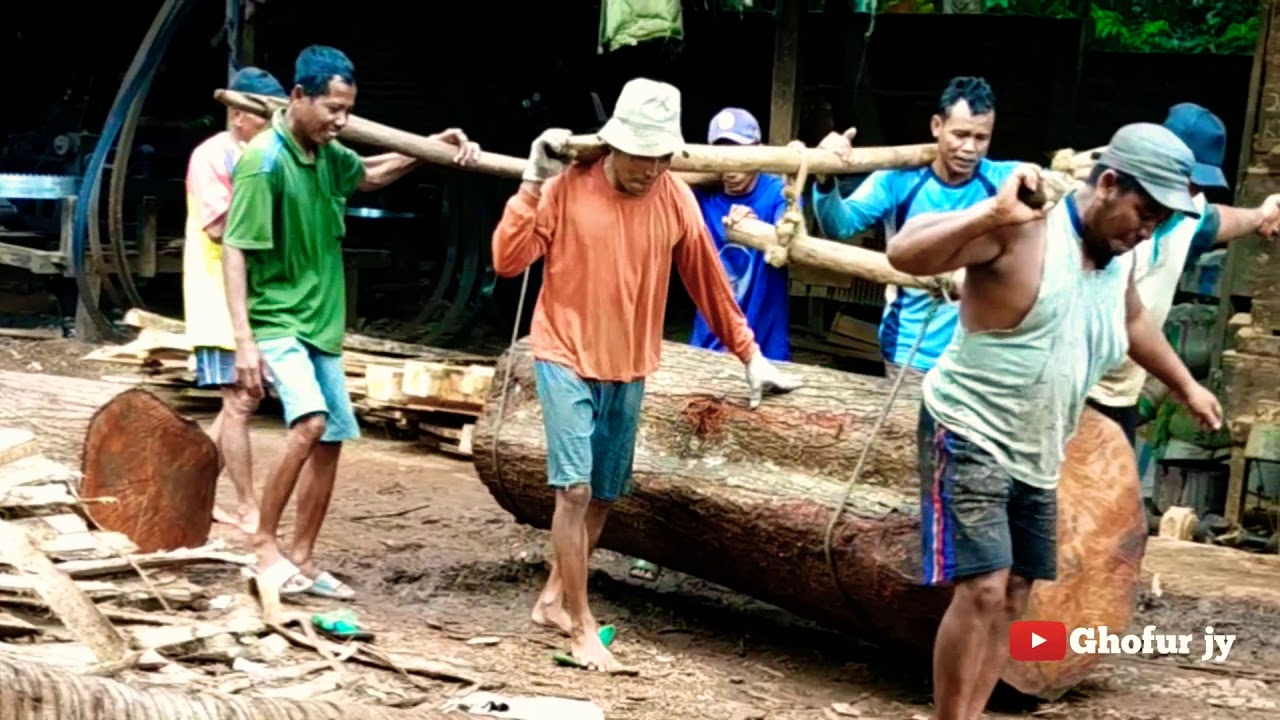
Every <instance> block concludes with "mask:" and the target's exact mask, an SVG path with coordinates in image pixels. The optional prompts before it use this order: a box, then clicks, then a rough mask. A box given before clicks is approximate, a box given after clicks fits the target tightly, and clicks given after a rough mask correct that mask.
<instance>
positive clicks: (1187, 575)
mask: <svg viewBox="0 0 1280 720" xmlns="http://www.w3.org/2000/svg"><path fill="white" fill-rule="evenodd" d="M89 349H90V348H89V347H88V346H83V345H80V344H76V343H69V342H66V341H48V342H43V343H6V342H0V367H3V368H5V369H13V370H26V371H29V372H50V373H66V374H75V375H83V376H88V377H97V376H100V375H104V374H110V373H113V372H116V369H113V368H111V367H110V366H102V365H99V364H95V363H83V362H78V361H77V360H76V359H75V358H76V357H77V355H83V354H84V353H85V352H87V351H88V350H89ZM202 421H204V422H206V423H207V421H208V418H202ZM366 433H368V435H367V436H366V438H365V439H363V440H362V441H360V442H358V443H354V444H350V445H348V446H347V447H346V448H345V449H344V455H343V458H342V463H341V466H340V470H339V485H338V488H337V491H336V493H335V499H334V506H333V509H332V511H331V514H330V517H329V520H328V522H327V524H326V526H325V528H324V531H323V532H322V534H321V539H320V551H319V560H320V561H321V562H322V563H324V564H325V565H326V566H327V567H328V569H330V570H332V571H334V572H335V573H337V574H338V575H340V576H342V577H343V578H344V579H346V580H347V581H348V582H350V583H351V584H352V585H353V586H355V587H356V588H357V590H358V591H359V592H360V593H361V599H360V600H359V601H358V603H357V604H356V605H355V606H354V609H355V610H356V611H357V612H358V613H359V615H360V617H361V618H362V620H363V621H364V622H366V623H367V624H368V625H369V626H370V627H371V629H373V630H374V631H375V632H377V633H378V636H379V640H380V641H381V642H382V643H385V644H387V645H394V646H402V647H403V646H409V647H412V648H413V649H414V651H415V652H417V653H419V654H420V655H422V656H424V657H428V658H438V659H458V660H463V661H466V662H470V663H472V664H474V665H475V666H477V667H479V668H482V669H485V670H488V671H491V672H493V673H494V674H495V675H498V676H500V677H501V678H502V679H503V680H504V681H505V682H506V683H507V687H506V688H505V690H504V692H511V693H513V694H525V693H527V694H539V695H560V696H568V697H578V698H584V699H590V700H593V701H595V702H597V703H598V704H600V705H601V706H602V707H603V708H604V709H605V711H606V714H607V716H608V717H609V718H611V719H612V718H633V719H636V720H667V719H669V718H675V717H679V718H693V719H702V718H706V719H708V720H710V719H715V720H747V719H748V718H767V719H768V720H785V719H791V718H797V719H799V718H804V719H812V720H829V719H835V718H840V717H849V716H846V715H840V714H838V713H836V712H835V710H833V704H836V703H843V704H845V705H842V706H840V707H841V709H844V710H846V711H847V712H854V713H856V715H852V717H866V718H886V719H902V720H908V719H914V718H927V717H928V716H929V712H930V708H929V678H928V677H927V676H926V674H922V673H921V672H920V671H919V670H918V669H912V670H903V669H900V668H897V667H895V666H893V665H891V664H889V663H888V662H886V661H885V659H884V653H883V652H882V651H878V650H877V649H876V648H873V647H869V646H865V645H863V644H861V643H859V642H858V641H857V640H856V639H851V638H848V637H845V636H842V635H838V634H835V633H832V632H830V631H827V630H824V629H822V628H819V627H815V626H813V625H812V624H809V623H807V622H804V621H802V620H799V619H797V618H795V617H794V616H792V615H790V614H788V613H786V612H784V611H781V610H778V609H776V608H773V607H771V606H767V605H764V604H761V603H758V602H754V601H751V600H749V599H747V598H744V597H742V596H740V595H737V594H735V593H733V592H730V591H727V590H725V589H723V588H720V587H717V586H714V585H710V584H708V583H705V582H703V581H700V580H698V579H696V578H690V577H687V576H684V575H681V574H679V573H675V572H671V571H667V572H666V573H664V575H663V576H662V578H661V579H660V580H659V581H658V582H657V583H644V582H640V581H636V580H633V579H631V578H629V577H627V569H628V564H629V558H624V557H621V556H619V555H617V554H614V553H608V552H601V553H598V554H597V556H596V558H595V559H594V560H593V564H592V567H593V573H592V576H591V581H590V590H591V599H592V603H593V607H594V609H595V610H596V612H597V614H598V615H599V617H600V619H601V621H602V622H610V623H615V624H616V625H617V626H618V628H619V631H620V632H619V635H618V639H617V641H616V645H615V647H616V650H617V655H618V657H619V658H620V659H621V660H622V661H623V662H624V663H626V664H628V665H629V666H631V667H633V668H635V669H636V670H638V672H639V675H638V676H637V677H603V676H599V675H596V674H590V673H586V672H582V671H578V670H572V669H566V668H560V667H557V666H556V665H555V664H554V663H553V662H552V660H551V655H552V653H553V652H554V649H555V648H557V647H560V646H561V645H562V640H561V639H560V638H558V637H556V636H555V635H553V634H552V633H550V632H546V631H543V630H540V629H538V628H535V627H534V626H533V625H532V624H531V623H530V622H529V619H528V611H529V608H530V607H531V605H532V603H533V600H534V597H535V596H536V594H537V592H538V589H539V588H540V586H541V583H542V582H543V580H544V579H545V573H546V565H545V563H544V561H543V552H544V550H545V542H546V536H545V533H543V532H540V531H535V530H533V529H531V528H528V527H523V526H520V525H517V524H516V523H515V522H514V521H513V520H512V519H511V517H510V516H509V515H508V514H506V513H505V512H503V511H502V510H501V509H500V508H499V507H498V506H497V504H496V503H495V502H494V501H493V499H492V498H491V497H490V496H489V494H488V492H487V491H486V490H485V488H484V487H483V485H481V483H480V482H479V481H478V480H477V479H476V477H475V475H474V473H473V471H472V469H471V466H470V464H469V463H467V462H461V461H457V460H453V459H450V458H446V457H442V456H439V455H434V454H431V453H429V452H427V451H424V450H420V449H418V448H417V447H415V446H414V445H412V444H410V443H405V442H396V441H390V440H385V439H380V438H378V437H377V435H378V433H377V431H375V430H368V429H367V430H366ZM283 439H284V432H283V430H282V429H281V428H280V426H279V423H278V421H277V420H276V419H275V418H271V417H263V418H260V419H259V422H258V423H257V428H256V429H255V434H254V448H255V453H256V457H255V466H256V473H255V474H256V476H257V477H259V478H263V477H265V476H266V474H267V473H268V472H269V470H270V469H271V467H272V466H273V464H274V463H275V461H276V459H277V458H278V456H279V453H280V452H281V450H282V447H283ZM229 497H230V487H229V486H228V484H227V482H226V480H225V478H224V479H223V483H222V487H221V488H220V490H219V498H220V499H226V498H229ZM396 512H399V513H401V514H399V515H394V516H391V515H389V514H390V513H396ZM378 515H381V517H369V516H378ZM291 520H292V514H291V512H290V514H288V515H287V516H286V522H291ZM284 530H285V531H287V530H288V527H287V526H286V527H285V528H284ZM215 532H216V534H218V535H219V536H222V537H226V538H227V539H228V540H231V541H233V542H241V538H240V537H239V536H238V534H237V533H235V532H234V531H232V530H230V529H228V528H225V527H218V528H216V530H215ZM1144 572H1145V574H1146V576H1147V578H1148V581H1147V587H1148V588H1149V589H1152V590H1150V591H1148V592H1146V593H1144V596H1143V598H1142V599H1141V601H1140V603H1139V608H1138V613H1137V617H1136V618H1135V621H1134V623H1133V627H1132V628H1131V629H1130V630H1129V631H1130V632H1137V633H1140V632H1141V629H1142V627H1143V626H1145V625H1155V626H1156V627H1157V628H1159V629H1161V630H1162V631H1164V632H1178V633H1201V632H1203V629H1204V627H1205V626H1206V625H1212V626H1213V627H1214V629H1215V631H1216V632H1222V633H1235V634H1236V635H1237V636H1238V639H1237V642H1236V645H1235V647H1233V649H1232V653H1231V657H1230V659H1229V661H1228V662H1227V663H1226V666H1228V667H1226V668H1224V667H1222V666H1218V667H1216V668H1214V670H1217V672H1215V671H1208V670H1206V669H1205V667H1206V665H1208V664H1201V663H1198V662H1197V659H1196V658H1190V659H1186V660H1184V661H1183V662H1184V663H1186V664H1190V665H1198V667H1199V668H1200V669H1188V668H1181V667H1177V666H1176V665H1175V664H1174V663H1173V662H1172V661H1169V660H1155V659H1152V660H1146V661H1135V660H1117V661H1115V662H1108V663H1106V664H1104V665H1103V666H1102V667H1100V668H1099V670H1098V671H1097V672H1096V673H1095V675H1094V677H1093V678H1092V679H1091V680H1089V681H1088V682H1086V683H1085V684H1084V685H1082V686H1081V687H1080V688H1078V689H1077V690H1076V691H1074V692H1072V693H1071V694H1070V695H1068V696H1067V697H1065V698H1063V699H1062V700H1061V701H1059V702H1056V703H1050V704H1042V705H1040V706H1038V707H1037V706H1027V705H1023V704H1018V703H1014V704H1009V703H1007V702H1006V703H1005V704H1003V705H1001V707H1000V709H1001V710H1002V711H1004V712H1003V713H992V714H991V715H990V716H991V717H1028V716H1030V713H1033V712H1034V713H1035V715H1034V716H1035V717H1040V718H1086V719H1088V718H1120V719H1133V720H1139V719H1141V720H1193V719H1195V718H1266V717H1280V673H1278V672H1277V670H1276V668H1280V558H1275V557H1258V556H1253V555H1247V554H1245V553H1242V552H1238V551H1232V550H1223V549H1219V548H1212V547H1205V546H1199V545H1173V544H1170V543H1164V542H1160V541H1154V540H1153V541H1152V543H1151V544H1150V545H1149V551H1148V554H1147V561H1146V563H1145V565H1144ZM203 579H204V580H206V581H208V582H211V583H214V584H216V585H225V586H228V587H229V586H231V585H232V584H235V583H238V582H239V580H238V579H237V576H236V575H235V574H234V573H230V572H227V573H220V574H219V573H215V574H213V575H211V576H210V577H207V578H203ZM1157 588H1158V592H1156V591H1155V589H1157ZM308 607H309V608H311V609H315V610H321V609H325V608H326V607H327V606H326V605H325V604H324V603H323V602H321V601H319V600H314V601H310V602H309V603H308ZM480 636H489V637H497V638H499V642H498V644H497V645H483V646H477V645H469V644H467V642H466V641H467V640H468V639H471V638H475V637H480ZM1197 642H1199V640H1198V639H1197ZM1239 668H1245V669H1250V670H1254V671H1261V672H1263V673H1270V675H1265V674H1264V675H1261V676H1249V674H1248V673H1243V674H1241V673H1235V672H1234V671H1235V670H1238V669H1239ZM1221 670H1230V671H1232V672H1227V673H1224V672H1221ZM387 677H388V678H389V679H388V681H387V682H389V683H394V682H395V680H394V678H390V676H387ZM456 690H458V687H457V686H452V685H446V684H443V683H431V684H429V685H427V686H426V692H427V693H428V695H430V696H432V699H441V700H442V699H444V698H446V697H447V696H448V695H449V694H451V693H453V692H455V691H456Z"/></svg>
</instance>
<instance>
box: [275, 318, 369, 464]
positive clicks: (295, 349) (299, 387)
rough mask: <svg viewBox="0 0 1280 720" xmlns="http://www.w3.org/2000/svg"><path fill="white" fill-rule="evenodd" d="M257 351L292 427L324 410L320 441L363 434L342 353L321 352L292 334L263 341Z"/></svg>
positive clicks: (351, 437) (339, 440) (286, 419)
mask: <svg viewBox="0 0 1280 720" xmlns="http://www.w3.org/2000/svg"><path fill="white" fill-rule="evenodd" d="M258 351H259V352H261V353H262V360H263V362H265V363H266V364H267V369H268V370H269V371H270V373H271V384H272V387H273V388H275V391H276V394H277V395H279V396H280V404H281V405H283V406H284V421H285V424H286V425H288V426H289V427H293V424H294V423H295V422H297V421H298V419H299V418H302V417H304V416H306V415H312V414H315V413H323V414H324V416H325V418H324V422H325V424H324V435H323V436H321V438H320V442H325V443H336V442H343V441H344V440H355V439H356V438H358V437H360V424H359V422H357V421H356V413H355V410H354V409H353V408H352V407H351V395H350V394H348V392H347V372H346V369H345V368H343V366H342V356H341V355H333V354H331V353H327V352H322V351H320V350H317V349H316V348H314V347H312V346H311V345H309V344H307V343H305V342H303V341H301V340H299V339H297V338H292V337H287V338H272V339H270V340H260V341H259V342H258Z"/></svg>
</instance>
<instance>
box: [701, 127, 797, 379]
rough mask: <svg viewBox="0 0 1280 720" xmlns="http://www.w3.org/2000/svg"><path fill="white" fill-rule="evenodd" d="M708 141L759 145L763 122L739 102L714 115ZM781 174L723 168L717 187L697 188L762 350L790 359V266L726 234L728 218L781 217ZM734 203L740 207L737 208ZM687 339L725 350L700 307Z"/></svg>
mask: <svg viewBox="0 0 1280 720" xmlns="http://www.w3.org/2000/svg"><path fill="white" fill-rule="evenodd" d="M707 142H708V143H710V144H712V145H759V144H760V142H761V133H760V123H759V122H758V121H757V120H756V119H755V117H754V116H753V115H752V114H751V113H749V112H747V111H746V110H743V109H741V108H732V107H731V108H725V109H724V110H721V111H720V112H719V113H716V116H715V117H714V118H712V119H711V127H710V129H709V130H708V131H707ZM784 187H785V185H784V183H783V181H782V178H780V177H778V176H776V175H762V174H760V173H725V174H724V175H722V176H721V178H720V186H719V187H711V188H694V191H693V192H694V196H695V197H697V198H698V206H699V207H700V208H702V219H703V221H704V222H705V223H706V224H707V229H708V230H709V231H711V239H712V240H714V241H715V244H716V249H717V250H718V251H719V253H720V264H721V265H722V266H724V271H725V274H726V275H727V276H728V278H729V286H730V287H732V288H733V296H734V298H735V299H737V301H738V306H739V307H741V308H742V313H743V314H744V315H746V316H747V324H748V325H750V326H751V330H752V331H753V332H754V333H755V334H756V342H758V343H760V352H761V353H762V354H764V356H765V357H766V358H768V359H770V360H775V361H788V360H790V359H791V343H790V340H789V339H788V335H787V325H788V322H789V318H788V307H787V306H788V303H789V302H790V298H789V295H788V281H787V270H786V269H785V268H776V267H774V266H772V265H770V264H769V263H767V262H765V259H764V253H762V252H760V251H759V250H753V249H751V248H747V247H743V246H741V245H737V244H734V243H730V242H726V241H725V239H724V218H725V217H727V216H729V215H730V213H731V212H732V213H733V214H734V216H735V217H738V216H742V217H754V218H758V219H760V220H764V221H765V222H767V223H777V222H778V220H780V219H781V218H782V214H783V212H784V211H785V210H786V209H787V200H786V198H785V197H784V196H783V194H782V191H783V188H784ZM735 207H736V208H737V209H735ZM689 344H690V345H693V346H694V347H700V348H707V349H708V350H720V351H723V350H724V345H723V344H722V343H721V342H720V338H718V337H716V334H715V333H714V332H712V331H711V328H710V327H709V326H708V325H707V321H706V318H704V317H702V313H698V314H697V315H696V316H695V317H694V320H693V334H692V336H691V337H690V338H689Z"/></svg>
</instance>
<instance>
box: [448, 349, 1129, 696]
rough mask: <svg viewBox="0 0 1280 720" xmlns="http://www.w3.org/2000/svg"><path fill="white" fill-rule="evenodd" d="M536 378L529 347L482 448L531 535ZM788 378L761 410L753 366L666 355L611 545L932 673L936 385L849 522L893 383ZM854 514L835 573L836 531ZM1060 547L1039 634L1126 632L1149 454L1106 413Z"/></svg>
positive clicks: (537, 474) (1069, 678)
mask: <svg viewBox="0 0 1280 720" xmlns="http://www.w3.org/2000/svg"><path fill="white" fill-rule="evenodd" d="M511 360H514V363H513V364H512V372H511V387H510V390H509V393H508V396H507V399H506V401H505V411H501V410H500V408H501V407H502V406H503V404H504V403H503V399H502V394H503V391H504V383H503V378H504V375H505V373H506V372H507V363H508V362H509V361H511ZM532 369H533V361H532V358H531V356H530V355H529V350H528V344H527V340H523V341H521V342H520V343H519V344H518V345H517V347H516V349H515V350H514V354H511V353H508V354H507V355H504V356H503V358H502V360H501V361H500V362H499V366H498V371H497V374H496V375H495V378H494V379H495V382H494V385H493V387H494V391H493V396H492V397H491V398H490V399H489V401H488V403H487V405H486V409H485V414H484V415H483V416H482V417H481V418H480V419H479V421H478V422H477V424H476V429H475V435H474V438H473V448H474V457H475V465H476V470H477V472H478V474H479V476H480V479H481V481H482V482H483V483H484V484H485V485H486V486H487V487H488V488H489V490H490V492H491V493H492V494H493V496H494V497H495V499H497V501H498V503H499V504H500V505H501V506H502V507H503V508H504V509H506V510H507V511H508V512H510V513H511V514H512V515H514V516H515V517H516V519H517V520H519V521H521V522H523V523H526V524H530V525H533V526H535V527H539V528H547V527H549V524H550V519H551V512H552V508H553V504H554V496H553V494H552V492H551V491H550V490H549V489H548V488H547V486H546V468H545V462H546V459H545V456H546V443H545V438H544V433H543V428H542V414H541V410H540V408H539V405H538V402H537V398H536V395H535V389H534V380H533V372H532ZM787 369H788V370H789V371H791V372H795V373H797V374H799V375H801V376H802V377H803V378H804V381H805V387H803V388H801V389H799V390H796V391H794V392H793V393H790V394H788V395H782V396H771V397H767V398H765V401H764V402H763V403H762V404H761V406H760V407H759V408H758V409H757V410H756V411H750V410H748V409H747V408H746V392H747V385H746V381H745V376H744V372H743V368H742V365H741V364H740V363H739V362H738V361H737V360H736V359H734V358H733V357H731V356H729V355H727V354H721V353H715V352H711V351H707V350H700V349H695V348H692V347H689V346H686V345H681V344H677V343H671V342H667V343H665V344H664V355H663V362H662V366H661V368H660V369H659V370H658V371H657V372H656V373H654V374H653V375H651V376H650V377H649V378H648V381H647V383H646V390H645V402H644V407H643V411H642V412H643V417H642V420H641V427H640V433H639V437H638V439H637V443H636V459H635V472H634V478H633V482H634V490H633V494H632V496H631V497H629V498H627V499H626V500H624V501H622V502H620V503H618V504H617V506H616V507H615V508H614V510H613V511H612V513H611V514H610V519H609V522H608V524H607V526H606V528H605V531H604V534H603V536H602V538H601V546H602V547H605V548H609V549H612V550H616V551H619V552H624V553H627V554H630V555H635V556H639V557H643V558H646V559H648V560H651V561H654V562H657V563H660V564H662V565H665V566H668V567H671V568H673V569H676V570H680V571H682V572H686V573H689V574H692V575H695V576H698V577H702V578H705V579H707V580H710V581H712V582H717V583H720V584H722V585H725V586H727V587H730V588H733V589H735V590H738V591H740V592H743V593H745V594H747V595H751V596H754V597H756V598H759V599H761V600H764V601H767V602H771V603H773V604H775V605H778V606H780V607H783V608H786V609H789V610H791V611H792V612H795V613H796V614H798V615H801V616H805V617H808V618H811V619H813V620H816V621H819V622H823V623H825V624H828V625H830V626H833V627H836V628H841V629H844V630H847V631H850V632H855V633H859V634H861V635H863V636H865V637H867V638H869V639H874V640H878V641H880V642H881V643H883V644H885V645H886V646H890V647H894V648H896V649H901V650H904V651H905V652H906V653H907V654H908V655H914V656H915V657H917V658H919V659H920V660H921V661H923V662H927V661H928V658H929V654H930V650H931V648H932V643H933V636H934V633H935V631H936V629H937V625H938V622H939V620H940V619H941V616H942V613H943V612H944V610H945V609H946V606H947V603H948V601H949V600H950V590H949V589H945V588H930V587H924V586H922V585H920V584H919V579H920V578H921V576H922V573H921V551H920V540H919V534H918V533H919V512H920V510H919V506H920V499H919V484H918V480H917V478H916V470H915V469H916V457H917V455H916V443H915V436H916V423H917V419H918V414H919V402H920V388H919V379H918V377H913V376H910V375H909V376H908V378H907V379H905V380H904V381H903V385H902V387H901V389H900V392H899V395H898V397H897V399H896V400H895V401H894V403H893V405H892V407H891V408H890V409H889V410H888V413H887V417H886V419H885V422H884V426H883V427H882V428H881V430H880V434H879V437H878V438H877V439H876V441H875V447H874V448H873V449H872V451H871V453H870V454H869V456H868V458H867V462H866V465H865V467H864V469H863V471H862V475H861V477H860V478H858V481H857V483H856V484H855V485H854V486H853V487H852V489H851V491H850V493H849V495H848V499H847V500H845V501H844V503H843V505H841V500H842V498H844V493H845V489H846V483H848V482H849V481H850V480H852V477H851V476H852V473H853V469H854V467H855V466H856V465H857V461H858V457H859V455H860V453H861V452H862V448H863V444H864V443H865V442H866V441H867V439H868V438H869V436H870V432H871V430H872V428H873V427H874V426H875V424H876V422H877V419H878V418H879V416H880V414H881V413H882V412H883V411H884V406H885V402H886V400H887V398H888V391H889V388H890V387H891V385H892V381H891V380H890V379H888V378H878V377H870V376H864V375H857V374H852V373H845V372H840V371H836V370H830V369H825V368H817V367H809V366H803V365H787ZM499 412H502V418H501V422H499ZM837 508H840V512H839V516H838V518H837V521H836V522H835V525H834V528H833V533H832V535H831V537H830V551H831V562H830V563H828V560H827V555H826V552H825V549H824V547H825V544H826V539H827V532H826V529H827V527H828V525H829V523H831V521H832V516H833V514H834V513H835V512H836V510H837ZM1058 536H1059V556H1058V568H1059V580H1058V581H1057V582H1055V583H1037V585H1036V587H1035V590H1034V592H1033V600H1032V604H1031V607H1030V608H1029V610H1028V612H1027V614H1026V615H1025V616H1024V618H1025V619H1034V618H1043V619H1050V620H1060V621H1062V622H1064V623H1066V624H1067V625H1068V626H1069V627H1084V626H1093V625H1096V624H1106V625H1109V626H1111V627H1113V628H1114V627H1125V626H1126V625H1127V624H1128V620H1129V617H1130V614H1131V612H1132V608H1133V601H1134V598H1135V597H1136V593H1137V587H1138V570H1139V566H1140V563H1141V556H1142V550H1143V548H1144V547H1145V541H1146V523H1145V518H1144V516H1143V513H1142V507H1141V500H1140V497H1139V491H1138V483H1137V470H1136V464H1135V462H1134V457H1133V451H1132V449H1130V448H1129V446H1128V443H1127V442H1126V440H1125V439H1124V436H1123V434H1122V433H1121V431H1120V429H1119V427H1118V426H1116V425H1115V424H1114V423H1112V422H1111V421H1109V420H1106V419H1105V418H1103V417H1102V416H1101V415H1099V414H1097V413H1095V412H1093V411H1092V410H1089V411H1087V412H1086V415H1085V417H1084V418H1083V419H1082V423H1081V429H1080V431H1079V432H1078V433H1077V436H1076V438H1075V439H1074V440H1073V442H1072V445H1071V447H1070V448H1069V454H1068V458H1067V466H1066V467H1065V468H1064V472H1063V478H1062V481H1061V485H1060V489H1059V521H1058ZM1096 662H1097V656H1076V655H1072V654H1069V655H1068V656H1067V658H1066V659H1064V660H1063V661H1060V662H1056V663H1055V662H1047V663H1029V664H1017V663H1015V664H1013V665H1012V666H1011V667H1010V668H1009V670H1008V671H1007V672H1006V673H1005V675H1004V679H1005V680H1006V681H1007V682H1008V683H1009V684H1011V685H1013V686H1014V687H1015V688H1017V689H1018V690H1020V691H1022V692H1024V693H1027V694H1031V695H1036V696H1040V697H1044V698H1054V697H1058V696H1060V695H1061V694H1062V693H1063V692H1065V691H1066V690H1068V689H1070V688H1071V687H1072V686H1074V685H1075V684H1076V683H1078V682H1079V681H1080V680H1081V679H1083V678H1084V676H1085V675H1087V674H1088V672H1089V670H1090V669H1091V668H1092V667H1093V665H1094V664H1095V663H1096ZM926 672H927V670H926Z"/></svg>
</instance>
